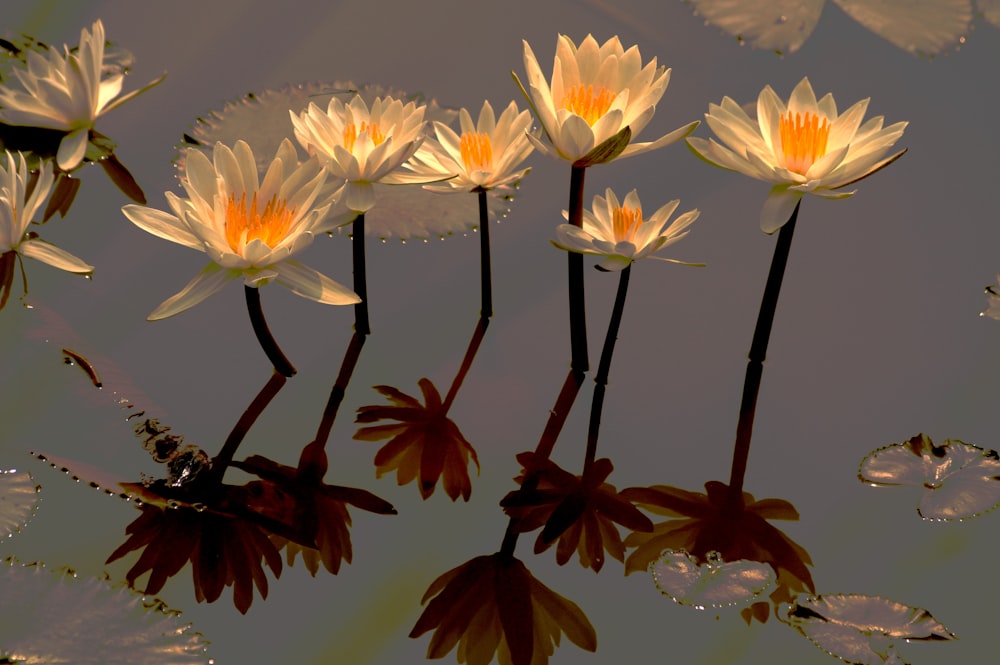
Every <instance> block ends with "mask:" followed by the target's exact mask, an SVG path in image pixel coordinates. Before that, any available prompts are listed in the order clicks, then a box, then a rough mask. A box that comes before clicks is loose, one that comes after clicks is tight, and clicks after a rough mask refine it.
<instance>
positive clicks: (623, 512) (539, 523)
mask: <svg viewBox="0 0 1000 665" xmlns="http://www.w3.org/2000/svg"><path fill="white" fill-rule="evenodd" d="M517 461H518V462H520V463H521V464H522V466H523V467H524V470H523V471H522V473H521V475H520V476H518V477H517V478H516V480H517V481H518V482H519V483H521V484H522V488H521V489H518V490H514V491H513V492H510V493H509V494H507V496H505V497H504V498H503V500H502V501H501V502H500V505H501V506H503V507H504V511H505V512H506V513H507V514H508V515H509V516H510V517H511V518H513V519H514V520H516V522H515V524H516V526H515V529H516V531H518V532H519V533H524V532H526V531H533V530H534V529H537V528H539V527H543V525H544V527H543V528H542V531H541V533H540V534H539V535H538V539H537V540H536V541H535V553H536V554H538V553H540V552H544V551H545V550H547V549H548V548H549V547H551V545H552V543H554V542H555V541H556V540H558V541H559V545H558V546H557V548H556V562H557V563H558V564H559V565H563V564H565V563H566V562H567V561H569V559H570V557H571V556H572V555H573V551H574V550H575V551H576V552H577V553H578V554H579V558H580V565H582V566H583V567H584V568H593V569H594V572H597V571H599V570H600V569H601V567H602V566H603V565H604V552H605V551H607V552H608V554H610V555H611V556H612V557H614V558H615V559H618V560H619V561H624V559H625V545H624V543H623V542H622V538H621V535H620V534H619V533H618V528H617V527H616V526H615V523H618V524H621V525H622V526H624V527H626V528H628V529H632V530H635V531H650V530H652V528H653V523H652V522H651V521H650V519H649V518H648V517H646V516H645V515H643V514H642V513H641V512H639V510H638V509H637V508H636V507H635V506H633V505H632V504H631V503H630V502H629V501H628V500H627V499H625V498H623V496H622V495H620V494H619V493H618V491H617V490H616V489H615V486H614V485H612V484H610V483H608V482H605V481H606V480H607V477H608V476H609V475H610V474H611V471H612V470H613V469H614V466H613V465H612V464H611V460H609V459H606V458H604V459H599V460H596V461H595V462H594V463H593V466H592V468H591V473H589V474H585V476H576V475H573V474H572V473H569V472H568V471H565V470H563V469H562V468H560V467H559V465H557V464H556V463H555V462H553V461H551V460H549V459H546V458H544V457H542V456H540V455H537V454H536V453H532V452H525V453H521V454H520V455H518V456H517ZM529 477H530V478H533V479H534V482H532V483H526V482H525V479H526V478H529Z"/></svg>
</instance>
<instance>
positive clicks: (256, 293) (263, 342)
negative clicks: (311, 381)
mask: <svg viewBox="0 0 1000 665" xmlns="http://www.w3.org/2000/svg"><path fill="white" fill-rule="evenodd" d="M243 292H244V294H245V295H246V300H247V313H248V314H249V315H250V325H251V326H253V332H254V334H255V335H257V341H258V342H259V343H260V348H262V349H263V350H264V354H265V355H266V356H267V359H268V360H270V361H271V364H272V365H273V366H274V371H275V372H277V373H278V374H281V375H282V376H285V377H292V376H295V367H294V366H292V363H291V362H289V360H288V358H286V357H285V354H284V353H282V352H281V349H280V348H279V347H278V343H277V342H276V341H274V336H273V335H272V334H271V329H270V328H268V327H267V320H266V319H265V318H264V310H263V309H262V308H261V306H260V290H259V289H257V288H256V287H253V286H246V285H244V286H243Z"/></svg>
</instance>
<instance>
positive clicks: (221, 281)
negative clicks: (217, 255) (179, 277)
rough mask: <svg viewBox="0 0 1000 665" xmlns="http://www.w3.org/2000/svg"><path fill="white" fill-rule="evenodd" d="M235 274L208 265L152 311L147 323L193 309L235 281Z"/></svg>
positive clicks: (212, 264)
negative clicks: (228, 283)
mask: <svg viewBox="0 0 1000 665" xmlns="http://www.w3.org/2000/svg"><path fill="white" fill-rule="evenodd" d="M236 276H237V273H233V272H230V271H228V270H225V269H223V268H221V267H219V266H218V265H216V264H215V263H209V264H208V265H207V266H205V267H204V268H203V269H202V271H201V272H200V273H198V274H197V275H195V277H194V279H192V280H191V281H190V282H188V284H187V286H185V287H184V288H183V289H181V290H180V291H179V292H178V293H176V294H175V295H173V296H171V297H170V298H167V299H166V300H164V301H163V302H162V303H160V305H159V306H158V307H157V308H156V309H154V310H153V311H152V312H151V313H150V315H149V316H147V317H146V320H148V321H158V320H160V319H165V318H167V317H170V316H174V315H175V314H180V313H181V312H183V311H184V310H186V309H189V308H191V307H194V306H195V305H197V304H198V303H200V302H201V301H202V300H204V299H205V298H207V297H209V296H210V295H213V294H215V293H218V292H219V291H221V290H222V288H223V287H224V286H225V285H226V283H227V282H229V281H230V280H233V279H235V278H236Z"/></svg>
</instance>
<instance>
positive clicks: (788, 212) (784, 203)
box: [760, 185, 802, 234]
mask: <svg viewBox="0 0 1000 665" xmlns="http://www.w3.org/2000/svg"><path fill="white" fill-rule="evenodd" d="M801 198H802V193H801V192H793V191H789V190H788V187H787V186H785V185H777V186H775V187H773V188H772V189H771V193H770V194H768V196H767V200H766V201H764V207H763V208H762V209H761V211H760V230H761V231H763V232H764V233H769V234H770V233H774V232H775V231H777V230H778V229H780V228H781V227H782V226H784V225H785V223H787V222H788V220H789V218H790V217H791V216H792V211H793V210H795V206H796V205H797V204H798V202H799V200H800V199H801Z"/></svg>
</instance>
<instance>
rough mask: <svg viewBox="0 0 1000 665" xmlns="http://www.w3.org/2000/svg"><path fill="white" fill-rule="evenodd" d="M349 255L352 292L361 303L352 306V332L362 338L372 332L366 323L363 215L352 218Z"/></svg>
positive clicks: (366, 297) (366, 292)
mask: <svg viewBox="0 0 1000 665" xmlns="http://www.w3.org/2000/svg"><path fill="white" fill-rule="evenodd" d="M351 233H352V235H351V253H352V257H353V259H354V292H355V293H357V294H358V297H359V298H361V302H359V303H358V304H356V305H355V306H354V331H355V332H356V333H357V334H359V335H361V336H362V337H364V336H365V335H370V334H371V332H372V329H371V325H370V324H369V322H368V277H367V273H366V271H365V213H363V212H362V213H358V216H357V217H355V218H354V227H353V229H352V231H351Z"/></svg>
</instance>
